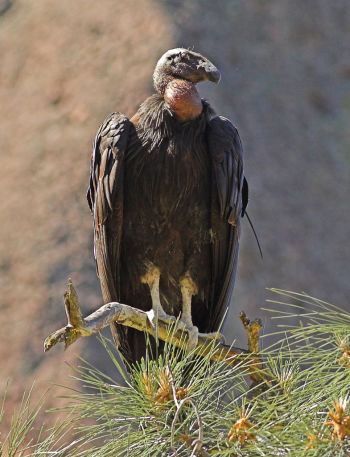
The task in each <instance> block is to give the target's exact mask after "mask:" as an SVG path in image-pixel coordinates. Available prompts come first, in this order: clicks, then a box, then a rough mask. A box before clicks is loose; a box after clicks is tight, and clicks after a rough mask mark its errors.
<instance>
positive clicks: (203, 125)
mask: <svg viewBox="0 0 350 457" xmlns="http://www.w3.org/2000/svg"><path fill="white" fill-rule="evenodd" d="M220 78H221V74H220V72H219V70H218V69H217V68H216V67H215V65H214V64H213V63H212V62H211V61H210V60H209V59H208V58H206V57H204V56H203V55H201V54H200V53H198V52H195V51H193V50H189V49H186V48H175V49H170V50H168V51H167V52H165V53H164V54H163V55H162V56H161V57H160V59H159V60H158V62H157V64H156V66H155V70H154V73H153V86H154V89H155V93H154V94H153V95H151V96H150V97H148V98H147V99H146V100H145V101H144V102H143V103H142V104H141V105H140V107H139V109H138V110H137V112H136V114H134V116H132V117H131V118H130V119H129V118H128V117H127V116H125V115H124V114H122V113H119V112H114V113H112V114H111V115H110V116H109V117H108V118H107V119H106V120H105V121H104V122H103V123H102V125H101V126H100V128H99V130H98V132H97V135H96V138H95V141H94V144H93V152H92V158H91V165H90V182H89V187H88V192H87V200H88V204H89V207H90V210H91V212H92V215H93V221H94V255H95V260H96V267H97V274H98V277H99V281H100V285H101V290H102V296H103V300H104V302H105V303H109V302H112V301H119V302H122V303H125V304H128V305H131V306H133V307H136V308H138V309H141V310H143V311H146V312H148V313H149V318H150V320H151V321H152V323H153V325H155V323H156V318H158V317H167V316H168V317H170V318H171V317H172V318H178V319H179V323H180V324H181V325H183V327H184V328H185V329H187V330H188V333H189V335H190V337H191V339H192V344H194V345H195V344H196V341H197V340H198V333H205V334H211V333H213V332H217V331H218V329H219V328H220V326H221V325H222V323H223V319H224V317H225V315H226V313H227V309H228V307H229V306H230V302H231V297H232V293H233V288H234V283H235V277H236V271H237V262H238V252H239V240H240V226H241V219H242V217H243V216H244V214H245V210H246V206H247V203H248V184H247V180H246V178H245V176H244V171H243V149H242V144H241V140H240V137H239V134H238V131H237V129H236V128H235V126H234V125H233V124H232V122H231V121H230V120H229V119H227V118H225V117H223V116H220V115H217V114H216V113H215V111H214V109H213V108H212V107H211V106H210V105H209V103H208V102H207V101H206V100H204V99H202V98H201V97H200V95H199V93H198V90H197V86H196V85H197V84H198V83H199V82H202V81H210V82H213V83H218V82H219V80H220ZM111 329H112V334H113V337H114V340H115V341H116V344H117V347H118V349H119V352H120V353H121V355H122V357H123V359H124V361H125V362H126V364H127V365H129V366H131V365H132V364H135V363H137V362H140V361H141V359H142V358H143V357H145V356H146V353H147V349H146V347H147V343H146V338H145V334H144V333H143V332H140V331H138V330H135V329H132V328H129V327H125V326H121V325H119V324H117V323H114V324H112V326H111Z"/></svg>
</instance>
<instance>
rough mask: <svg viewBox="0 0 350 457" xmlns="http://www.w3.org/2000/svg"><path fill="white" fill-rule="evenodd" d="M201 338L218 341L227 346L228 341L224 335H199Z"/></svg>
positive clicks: (215, 333) (213, 333) (216, 333)
mask: <svg viewBox="0 0 350 457" xmlns="http://www.w3.org/2000/svg"><path fill="white" fill-rule="evenodd" d="M199 336H201V337H203V338H207V339H208V340H212V341H218V342H219V343H221V344H224V345H225V344H226V339H225V337H224V335H223V334H222V333H219V332H212V333H199Z"/></svg>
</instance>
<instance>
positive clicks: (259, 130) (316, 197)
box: [0, 0, 350, 402]
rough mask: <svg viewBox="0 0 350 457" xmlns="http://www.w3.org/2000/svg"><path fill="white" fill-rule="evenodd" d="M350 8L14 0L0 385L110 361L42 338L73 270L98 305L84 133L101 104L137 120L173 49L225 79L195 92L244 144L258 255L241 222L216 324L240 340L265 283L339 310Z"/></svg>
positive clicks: (3, 131) (1, 140) (58, 318)
mask: <svg viewBox="0 0 350 457" xmlns="http://www.w3.org/2000/svg"><path fill="white" fill-rule="evenodd" d="M5 3H6V2H5ZM1 5H2V3H0V11H1ZM349 14H350V4H349V2H347V0H336V1H334V2H330V1H328V0H320V1H319V2H313V1H311V0H310V1H305V0H296V1H295V2H280V1H279V0H271V1H269V2H260V1H258V0H254V1H253V0H246V1H244V2H243V1H231V0H230V1H229V0H226V1H222V2H215V4H214V2H209V1H206V0H204V1H201V2H199V1H198V2H196V1H193V2H185V1H167V2H163V1H162V2H160V1H159V2H157V1H151V0H142V1H136V0H131V1H130V0H129V1H126V0H120V1H118V2H115V1H114V0H101V1H100V2H93V1H92V0H89V1H82V0H77V1H75V2H74V5H72V2H69V1H68V0H63V1H60V2H54V1H52V0H38V1H36V2H25V1H21V0H18V1H16V2H14V4H13V6H12V8H11V9H9V10H8V11H7V12H6V15H3V16H2V17H1V18H0V55H1V56H2V65H1V66H0V80H1V82H2V84H1V86H0V99H1V104H0V111H1V124H0V169H1V171H2V177H1V180H0V194H1V196H2V198H1V199H0V211H1V215H2V223H1V225H0V239H1V243H0V287H1V296H0V311H1V322H2V323H5V324H6V333H2V334H1V335H0V363H1V370H0V383H2V385H3V383H4V380H5V379H7V378H8V377H12V378H14V379H15V381H14V383H13V388H12V390H11V391H10V401H13V402H17V401H18V399H19V398H20V397H21V394H22V389H23V387H24V386H26V387H28V386H29V385H30V384H31V381H32V380H33V379H34V378H35V379H37V380H38V383H37V390H38V392H39V393H40V394H41V391H42V390H43V389H44V388H46V386H47V383H48V382H50V381H53V380H54V382H62V383H64V384H67V383H68V382H70V381H69V380H68V369H67V368H66V366H65V365H64V364H63V361H64V360H68V361H71V362H72V361H73V360H74V359H75V357H76V356H77V355H79V354H80V353H81V352H82V351H84V355H85V356H86V357H87V358H88V359H89V360H91V361H92V362H93V363H100V365H99V367H100V368H102V366H106V368H107V369H108V367H110V365H109V361H108V360H106V359H102V355H101V354H102V353H103V350H101V348H100V346H99V345H98V344H97V343H96V342H95V341H94V340H93V339H89V341H82V342H80V343H77V347H76V348H71V349H70V350H69V351H67V352H66V353H64V354H63V353H62V352H61V351H60V349H56V350H54V352H52V353H49V354H48V355H46V356H45V358H44V357H43V353H42V343H43V339H44V338H45V336H46V335H47V334H48V333H49V332H50V331H52V330H53V329H56V328H58V327H59V326H61V325H64V324H65V316H64V311H63V302H62V299H61V296H62V294H63V292H64V288H65V282H66V280H67V278H68V277H69V276H72V278H73V281H74V283H75V285H76V287H77V289H78V292H79V297H80V301H81V304H82V307H83V309H84V310H85V311H86V312H89V311H91V310H92V309H94V308H96V307H97V306H99V305H100V304H101V295H100V290H99V285H98V282H97V279H96V274H95V266H94V260H93V251H92V218H91V216H90V214H89V211H88V207H87V204H86V201H85V190H86V187H87V181H88V169H89V160H90V154H91V145H92V141H93V138H94V135H95V133H96V130H97V127H98V125H99V124H100V123H101V122H102V121H103V119H104V118H105V117H106V116H107V115H108V114H109V113H110V112H112V111H115V110H118V111H122V112H124V113H125V114H127V115H130V116H131V115H132V114H133V113H134V111H135V110H136V108H137V106H138V104H139V103H140V102H141V101H142V100H144V99H145V98H146V97H147V96H148V95H149V94H150V93H151V92H152V90H153V89H152V71H153V68H154V65H155V63H156V61H157V59H158V58H159V56H160V55H161V54H162V53H163V52H164V51H165V50H166V49H169V48H172V47H176V46H194V48H195V50H198V51H201V52H203V53H204V54H205V55H207V56H208V57H210V58H211V59H212V60H213V62H214V63H215V64H216V65H217V67H218V68H219V69H220V71H221V73H222V81H221V83H220V85H219V86H215V87H210V85H209V84H208V85H206V84H203V85H200V86H199V91H200V93H201V94H202V95H203V96H205V97H207V98H208V99H209V100H210V102H211V104H212V105H213V106H214V107H215V108H216V110H217V112H218V113H220V114H224V115H226V116H228V117H230V118H231V119H232V120H233V122H234V123H235V124H236V126H237V127H238V129H239V132H240V135H241V138H242V141H243V145H244V149H245V165H246V175H247V178H248V180H249V183H250V189H251V193H250V196H251V198H250V204H249V214H250V216H251V217H252V219H253V221H254V224H255V227H256V229H257V231H258V234H259V238H260V242H261V244H262V247H263V252H264V261H263V262H262V261H261V260H260V258H259V253H258V249H257V247H256V244H255V241H254V239H253V236H252V233H251V231H250V229H249V226H248V224H243V230H242V249H241V254H240V265H239V274H238V278H237V281H236V291H235V297H234V303H233V306H232V309H231V312H230V314H229V317H228V320H227V324H226V332H225V333H226V334H227V335H228V336H229V338H230V339H233V338H234V336H235V335H238V336H240V335H241V329H240V327H239V324H236V321H237V318H236V316H237V314H238V312H239V311H240V310H241V309H245V310H246V311H247V313H248V314H249V315H251V317H257V316H259V315H261V314H262V313H261V311H260V310H259V307H260V306H263V305H264V300H265V298H266V296H267V293H266V291H265V287H280V288H286V289H290V290H294V291H301V290H305V291H307V292H309V293H310V294H312V295H315V296H317V297H319V298H321V299H325V300H328V301H330V302H334V303H337V304H339V305H345V306H346V305H348V302H347V301H346V295H345V294H346V291H347V290H348V278H349V267H348V263H349V262H348V253H347V252H346V250H347V246H348V239H349V226H350V224H349V211H348V195H349V175H350V173H349V154H348V151H349V147H350V137H349V131H350V129H349V127H348V126H349V118H350V99H349V95H348V94H349V93H350V92H349V89H350V63H349V61H348V56H349V55H350V52H349V51H350V50H349V46H350V45H349V43H350V39H349V38H350V37H349V28H348V24H347V18H348V17H349ZM269 297H270V298H271V295H269ZM265 325H266V328H267V329H269V328H270V327H269V325H270V324H269V321H268V320H267V318H266V320H265ZM240 343H241V344H242V345H243V344H245V340H244V339H242V340H241V341H240ZM9 344H10V346H11V356H9ZM101 365H102V366H101ZM111 374H112V375H113V374H114V373H113V372H112V373H111Z"/></svg>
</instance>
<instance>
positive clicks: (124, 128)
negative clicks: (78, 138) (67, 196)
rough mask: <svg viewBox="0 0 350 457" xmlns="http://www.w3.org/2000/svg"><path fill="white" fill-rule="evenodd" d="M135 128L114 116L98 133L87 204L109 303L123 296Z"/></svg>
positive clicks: (116, 114) (123, 118)
mask: <svg viewBox="0 0 350 457" xmlns="http://www.w3.org/2000/svg"><path fill="white" fill-rule="evenodd" d="M132 127H133V124H132V123H131V122H130V121H129V119H128V118H127V117H126V116H124V115H123V114H121V113H113V114H111V115H110V116H109V117H108V118H107V119H106V120H105V121H104V123H103V124H102V125H101V127H100V128H99V130H98V132H97V135H96V138H95V142H94V146H93V152H92V158H91V166H90V185H89V188H88V192H87V200H88V203H89V206H90V209H91V211H92V213H93V217H94V252H95V258H96V264H97V272H98V275H99V278H100V282H101V289H102V294H103V299H104V301H105V302H108V301H111V300H118V296H119V260H120V259H119V256H120V241H121V235H122V224H123V194H124V187H123V186H124V183H123V181H124V156H125V153H126V150H127V147H128V142H129V136H130V132H131V129H132Z"/></svg>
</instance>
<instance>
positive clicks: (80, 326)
mask: <svg viewBox="0 0 350 457" xmlns="http://www.w3.org/2000/svg"><path fill="white" fill-rule="evenodd" d="M64 304H65V309H66V314H67V319H68V324H67V325H66V326H65V327H63V328H61V329H59V330H56V331H55V332H54V333H51V334H50V335H49V336H48V337H47V338H46V339H45V342H44V351H45V352H47V351H49V350H50V349H51V348H52V347H53V346H55V345H56V344H57V343H64V345H65V348H67V347H68V346H70V345H71V344H73V343H74V342H75V341H76V340H77V339H79V338H80V337H84V336H90V335H92V334H93V333H97V332H99V331H100V330H102V329H103V328H104V327H107V326H108V325H110V324H111V323H113V322H117V323H118V324H121V325H125V326H127V327H132V328H134V329H136V330H140V331H145V332H148V333H149V334H150V335H152V336H154V337H156V336H157V337H158V338H159V339H161V340H163V341H170V342H171V343H172V344H174V345H175V346H180V347H184V345H186V342H187V340H188V335H187V332H186V331H183V330H182V329H175V330H174V331H173V332H172V331H169V324H168V322H167V321H163V320H162V319H161V318H159V319H158V321H157V328H156V329H155V328H154V327H153V326H152V325H151V323H150V321H149V319H148V316H147V314H146V312H145V311H142V310H140V309H137V308H133V307H132V306H128V305H124V304H122V303H118V302H111V303H107V304H105V305H103V306H101V307H100V308H99V309H98V310H97V311H95V312H93V313H92V314H90V315H89V316H87V317H85V318H83V316H82V313H81V310H80V306H79V302H78V296H77V294H76V292H75V289H74V287H73V283H72V281H71V280H69V281H68V291H67V292H66V293H65V294H64ZM240 317H241V321H242V323H243V325H244V327H245V329H246V331H247V335H248V342H249V344H248V346H249V351H246V350H244V349H241V348H236V347H232V346H226V345H224V344H222V343H220V342H219V341H216V347H215V350H213V342H212V340H211V339H209V338H206V337H203V336H201V335H199V338H198V345H197V348H196V350H195V353H197V354H198V355H201V356H205V355H207V354H209V353H210V357H211V359H212V360H215V361H223V362H225V363H226V364H228V365H231V366H235V365H237V364H239V363H242V364H243V362H246V361H249V363H248V364H244V369H245V370H247V372H248V374H249V376H250V377H251V378H252V380H253V381H254V382H263V381H264V382H268V383H269V376H268V374H267V373H265V372H264V370H263V366H262V361H261V359H260V358H259V356H258V355H257V352H258V349H259V344H258V331H259V329H260V327H261V324H260V322H259V321H253V322H252V323H250V321H249V320H248V319H247V318H246V316H245V314H244V313H241V315H240ZM174 324H175V320H174ZM156 333H157V335H156Z"/></svg>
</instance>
